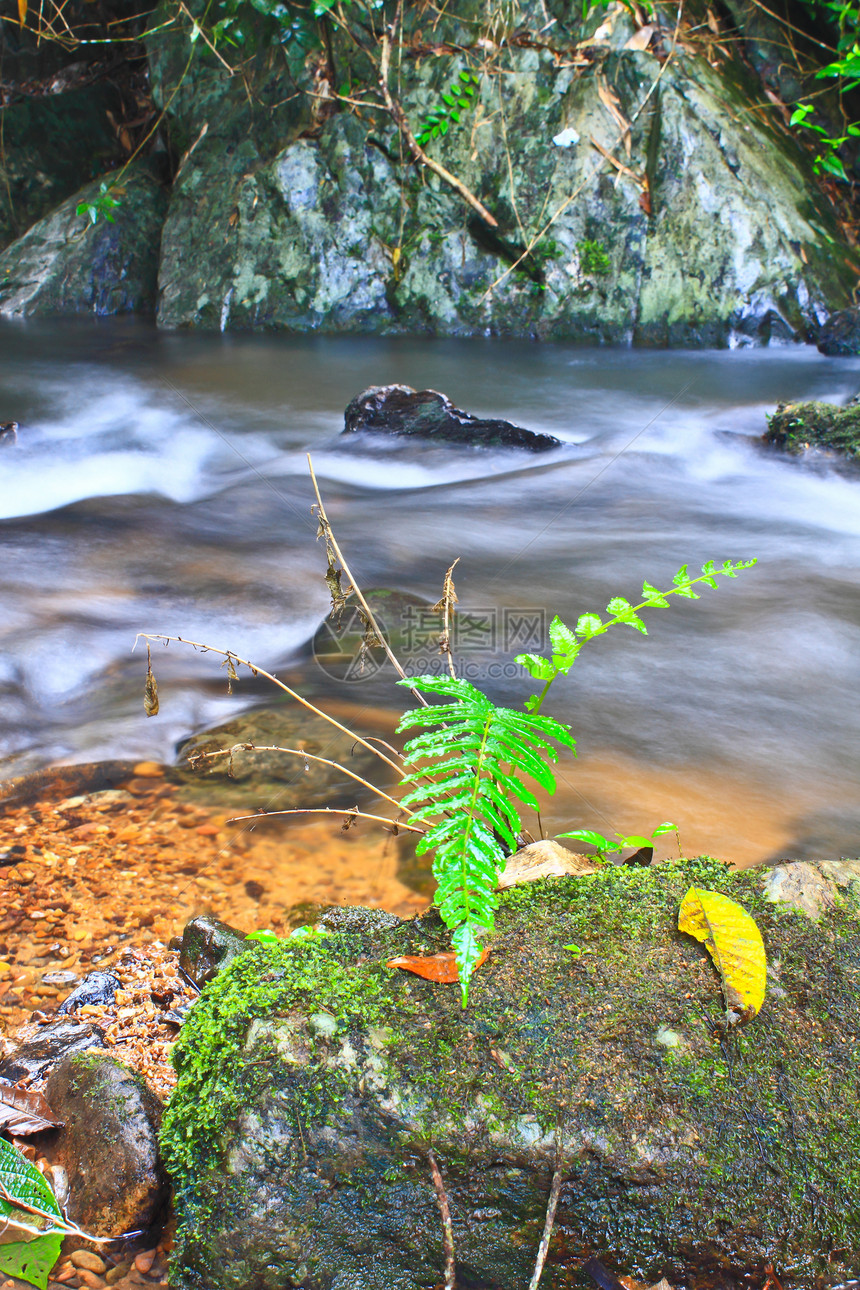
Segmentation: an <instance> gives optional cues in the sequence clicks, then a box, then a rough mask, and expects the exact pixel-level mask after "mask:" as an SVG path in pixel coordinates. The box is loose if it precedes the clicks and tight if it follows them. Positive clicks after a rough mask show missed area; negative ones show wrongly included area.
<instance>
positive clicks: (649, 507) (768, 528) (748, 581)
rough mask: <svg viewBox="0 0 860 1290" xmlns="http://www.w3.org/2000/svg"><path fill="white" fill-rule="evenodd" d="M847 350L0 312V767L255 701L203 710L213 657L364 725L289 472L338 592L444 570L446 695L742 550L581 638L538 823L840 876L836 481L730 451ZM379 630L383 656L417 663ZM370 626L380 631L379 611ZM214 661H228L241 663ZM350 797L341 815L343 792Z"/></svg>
mask: <svg viewBox="0 0 860 1290" xmlns="http://www.w3.org/2000/svg"><path fill="white" fill-rule="evenodd" d="M389 382H401V383H405V384H409V385H413V386H415V387H416V388H419V389H420V388H426V387H430V388H434V389H438V390H442V391H444V392H445V393H446V394H448V395H449V396H450V397H451V399H452V400H453V401H454V403H455V404H457V405H458V406H459V407H462V408H465V409H467V410H468V411H470V412H474V413H478V414H481V415H488V416H498V417H504V418H507V419H508V420H511V421H513V422H515V423H517V424H520V425H523V426H526V427H528V428H530V429H533V430H537V431H544V432H548V433H550V434H553V435H556V436H557V437H558V438H559V439H561V440H562V441H563V444H562V447H561V448H560V449H558V450H555V451H553V452H551V453H548V454H526V453H518V452H496V451H492V452H488V451H483V450H477V449H467V450H462V449H456V448H454V447H452V446H451V445H443V446H438V447H431V446H429V445H419V444H416V443H414V442H408V443H407V442H405V441H402V440H401V441H395V440H389V441H384V440H378V439H375V440H371V439H368V438H363V439H362V438H361V437H354V438H352V439H350V440H339V438H338V435H339V431H340V430H341V428H342V425H343V410H344V408H345V406H346V404H347V403H348V402H349V400H350V399H351V398H353V397H354V396H355V395H356V394H357V393H359V392H360V391H361V390H362V389H364V388H366V387H367V386H369V385H379V384H385V383H389ZM858 389H860V360H852V359H827V358H824V357H822V356H821V355H819V354H818V353H817V352H815V351H814V350H812V349H806V348H798V347H784V348H772V349H769V350H736V351H731V352H728V351H726V352H697V353H677V352H648V351H630V350H612V349H601V350H594V349H582V348H574V347H568V346H562V345H538V344H533V345H530V344H526V343H522V342H516V343H514V342H502V341H491V340H487V341H475V340H470V341H437V340H432V341H431V340H418V339H416V340H404V339H390V340H386V339H364V338H362V339H355V338H349V339H332V338H320V337H309V336H302V337H289V336H277V337H273V336H214V335H199V334H170V333H158V332H157V331H156V330H155V329H154V328H152V327H149V326H148V325H146V324H142V323H138V322H135V323H130V322H129V323H119V322H117V321H116V320H111V321H110V322H105V323H96V322H93V323H90V322H88V321H84V322H78V323H75V324H73V325H71V324H63V325H60V324H47V323H44V324H43V323H32V322H28V323H26V324H18V325H15V324H9V323H4V324H3V325H2V326H0V421H8V420H15V421H17V422H19V424H20V431H19V438H18V443H17V445H14V446H9V447H6V448H4V449H2V450H0V549H2V555H3V559H2V564H0V702H2V712H3V717H2V720H0V778H7V777H10V776H14V775H20V774H24V773H26V772H28V771H31V770H35V769H38V768H39V767H42V766H46V765H51V764H58V763H74V762H92V761H98V760H102V759H110V758H126V759H128V758H131V759H135V758H137V759H141V760H147V759H148V760H156V761H168V762H169V761H172V760H173V758H174V756H175V747H176V744H177V742H178V741H179V740H181V739H183V738H184V737H187V735H189V734H190V733H192V732H193V731H196V730H200V729H203V728H205V727H207V726H209V725H213V724H215V723H217V722H220V721H225V720H228V719H230V718H231V717H232V716H234V715H236V714H237V713H238V712H240V711H241V710H242V709H243V708H245V707H247V706H248V705H249V704H252V703H257V704H259V703H261V702H264V701H265V700H266V690H265V689H264V688H263V686H262V685H261V683H260V682H259V681H255V682H251V683H249V682H246V681H245V680H243V681H241V682H240V684H239V685H238V686H236V687H234V690H235V692H234V694H233V695H232V696H230V695H228V694H227V687H226V677H225V675H224V672H223V670H222V669H220V667H219V663H220V661H221V660H219V659H218V658H217V656H215V655H212V654H209V655H205V654H203V655H201V654H200V653H197V652H195V651H193V650H191V649H187V648H183V647H181V646H175V645H172V646H171V647H170V648H169V649H166V650H165V649H162V648H160V647H158V648H154V654H153V664H154V667H155V669H156V675H157V678H158V682H159V691H160V698H161V712H160V714H159V715H158V716H157V717H154V718H152V719H148V718H147V717H146V716H145V715H144V712H143V702H142V700H143V685H144V677H145V670H146V658H145V649H142V648H141V646H138V648H137V649H136V650H135V651H132V646H133V644H134V639H135V634H136V633H137V632H160V633H166V634H170V635H180V636H182V637H184V638H186V639H188V640H193V641H198V642H205V643H208V644H210V645H213V646H217V647H220V648H225V649H226V648H229V649H231V650H232V651H234V652H235V653H236V654H238V655H240V656H242V657H246V658H250V659H251V660H253V661H254V662H255V663H256V664H258V665H259V666H262V667H264V668H267V669H269V670H275V671H276V672H278V674H279V675H282V676H284V677H288V678H289V680H290V683H291V684H293V685H295V686H296V687H297V688H299V689H301V690H302V691H303V692H305V693H308V694H310V695H312V696H313V697H314V700H315V701H316V702H318V703H321V704H322V706H325V705H326V703H327V702H330V703H333V704H334V705H335V706H336V708H337V711H338V712H339V713H346V714H348V715H349V716H350V718H351V720H352V721H353V722H354V723H355V724H356V726H357V727H358V728H360V729H362V730H364V731H375V732H376V733H379V734H380V735H383V736H385V737H389V738H390V735H391V731H392V730H393V727H394V724H395V723H396V715H397V712H398V711H399V710H401V709H402V708H403V707H404V706H408V704H409V696H408V695H404V694H403V691H401V690H398V689H396V688H395V687H394V685H393V680H394V675H393V673H392V672H391V671H390V670H388V669H380V670H375V669H374V668H373V667H370V668H367V669H365V672H364V673H363V674H361V673H359V672H358V670H357V669H349V668H348V667H347V668H346V669H345V671H344V669H341V671H338V670H337V669H332V668H331V667H329V666H321V665H320V663H319V662H318V661H317V660H316V659H315V658H314V655H313V651H312V649H311V648H310V645H309V642H310V640H311V638H312V636H313V634H314V632H315V630H316V629H317V627H318V626H319V624H320V622H321V620H322V619H323V618H324V616H325V614H326V611H327V605H328V598H327V591H326V587H325V584H324V581H323V577H322V575H323V573H324V572H325V558H324V550H323V548H322V547H321V546H320V545H318V544H317V543H316V541H315V534H316V521H315V519H314V517H313V515H312V513H311V503H312V501H313V493H312V489H311V485H310V481H309V478H308V469H307V459H306V454H307V453H308V452H311V453H312V454H313V461H314V467H315V470H316V473H317V476H318V479H319V482H320V486H321V489H322V491H323V496H324V499H325V502H326V506H327V509H328V513H329V517H330V519H331V521H332V524H333V526H334V529H335V533H336V536H337V538H338V540H339V541H340V543H341V545H342V546H343V548H344V550H345V553H346V556H347V559H348V561H349V563H350V565H351V567H352V569H353V572H354V573H355V575H356V577H357V578H358V579H359V581H360V583H361V585H362V587H363V588H365V589H367V588H372V587H385V588H392V589H394V590H397V591H400V592H406V593H409V595H410V596H412V597H420V598H422V599H423V600H424V602H425V603H427V604H432V603H433V602H434V601H436V600H437V599H438V597H439V595H440V594H441V585H442V579H443V576H444V573H445V570H446V569H447V568H448V566H449V565H450V564H451V563H452V561H453V560H454V559H455V558H457V557H460V563H459V565H458V566H457V569H456V571H455V578H456V586H457V594H458V596H459V600H460V605H459V613H460V621H461V627H462V630H461V633H460V636H459V637H458V638H457V639H456V640H455V650H454V652H455V656H456V657H457V659H458V661H459V664H460V666H461V668H462V669H463V671H464V673H465V674H466V675H467V677H468V678H469V679H470V680H473V681H475V683H476V684H479V685H482V686H485V687H486V688H487V689H488V690H489V692H490V693H491V694H492V695H493V697H494V698H496V699H497V700H499V699H500V700H503V701H504V702H507V703H509V704H511V705H512V706H514V705H520V704H521V703H522V702H523V700H524V699H525V698H526V696H527V695H528V694H529V693H531V692H533V689H534V686H533V683H531V682H530V680H529V678H528V677H526V676H525V674H524V673H523V672H522V671H521V670H520V669H519V668H517V667H516V666H515V665H513V663H512V658H513V655H514V654H515V653H516V652H518V651H519V650H521V649H523V648H526V649H535V648H537V649H540V648H541V647H542V641H541V640H540V639H539V637H540V636H541V635H542V633H544V632H545V627H546V625H547V624H548V621H549V619H550V618H551V617H552V615H553V613H559V614H560V615H561V616H562V618H564V619H565V620H566V621H568V622H574V621H575V620H576V617H577V615H578V614H579V613H581V612H583V611H585V610H596V611H598V612H599V611H602V610H603V609H604V606H605V605H606V603H607V601H608V600H609V598H610V596H613V595H618V594H621V595H624V596H626V597H627V598H628V599H629V600H631V601H633V602H634V603H635V602H636V599H637V595H638V592H639V588H640V587H641V585H642V582H643V579H648V580H649V581H650V582H652V583H655V584H656V585H657V586H659V587H664V586H665V587H668V586H670V585H671V582H672V576H673V574H674V573H675V571H676V570H677V569H678V567H679V566H680V565H681V564H689V565H690V566H691V568H695V569H696V570H698V567H699V566H701V564H702V563H703V562H704V561H705V560H708V559H714V560H716V561H718V562H722V560H724V559H726V558H731V559H740V558H748V557H751V556H756V557H758V561H759V563H758V565H757V566H756V568H754V569H752V570H749V571H747V572H745V573H743V574H741V575H740V576H739V577H738V578H737V580H736V581H734V582H722V580H721V586H720V590H719V591H711V590H709V589H707V588H705V589H704V591H703V594H702V596H701V599H699V600H697V601H684V602H681V601H677V602H674V603H673V607H672V609H671V610H669V611H665V610H663V611H657V612H654V613H652V614H651V615H650V617H649V619H648V627H649V634H648V635H647V636H642V635H640V634H639V633H637V632H634V631H632V630H630V629H629V628H621V627H619V628H617V629H614V630H613V631H612V632H611V633H609V634H608V635H607V636H606V637H604V638H601V639H599V640H597V641H594V642H592V643H590V644H589V645H588V646H587V647H586V648H585V649H584V650H583V653H582V655H581V657H580V659H579V660H578V661H577V664H576V667H575V668H574V670H573V672H572V673H571V675H570V677H568V678H567V679H566V680H565V679H562V680H559V681H558V682H557V683H556V685H555V687H554V689H553V692H552V697H551V702H550V704H549V705H548V709H547V710H548V711H550V712H551V713H552V714H553V715H555V716H557V717H559V718H560V719H562V720H565V721H569V722H570V723H571V725H572V727H573V731H574V734H575V736H576V738H577V741H578V749H579V759H578V760H577V761H575V762H574V761H572V760H570V759H565V760H563V761H562V764H561V766H560V773H559V790H558V793H557V795H556V797H555V798H554V799H553V800H552V803H551V806H550V808H549V809H548V810H547V812H546V813H545V814H544V817H543V826H544V828H545V830H546V831H547V832H548V833H551V832H555V831H557V830H560V829H563V828H576V827H588V828H596V829H599V830H600V831H602V832H607V831H610V832H611V831H612V830H615V829H618V830H621V831H625V832H629V831H635V832H644V833H650V831H651V830H652V829H653V827H654V826H655V825H656V824H658V823H660V822H661V821H663V820H672V821H673V822H675V823H677V824H678V825H679V827H680V830H681V842H682V845H683V848H684V851H685V853H688V854H696V853H698V852H708V853H710V854H715V855H719V856H721V857H723V858H724V859H726V860H731V861H734V862H736V863H740V864H745V865H747V864H755V863H763V862H765V861H767V860H771V859H774V858H778V857H783V856H792V857H800V858H803V857H808V858H817V859H824V858H833V857H838V856H840V855H849V856H856V855H857V854H858V849H860V846H858V841H860V758H859V757H858V753H857V746H858V729H860V473H858V472H856V471H852V470H850V469H849V468H847V467H845V466H844V465H840V464H839V463H836V462H833V461H828V460H823V459H819V460H815V461H798V460H793V459H788V458H783V457H780V456H779V455H776V454H774V453H771V452H767V451H765V450H763V449H762V448H761V447H760V446H759V445H758V444H757V442H756V437H757V436H759V435H760V434H761V433H762V432H763V430H764V428H765V417H766V414H767V413H768V412H769V411H773V409H774V407H775V405H776V403H777V402H778V401H788V400H792V399H800V398H803V399H806V398H817V399H826V400H834V401H842V400H844V399H846V398H848V397H850V396H851V395H853V394H855V393H856V392H857V391H858ZM425 617H426V616H423V615H422V614H421V613H420V612H417V613H416V615H412V614H411V611H409V616H408V633H412V634H411V635H410V636H409V639H408V640H407V641H406V646H407V650H406V652H407V655H408V658H407V660H406V661H407V663H408V665H409V667H411V668H412V669H413V670H415V671H423V670H426V669H427V668H428V667H430V668H433V669H438V668H439V667H441V666H443V665H444V660H442V659H440V658H439V656H438V654H437V653H436V649H435V645H434V643H433V640H432V636H431V634H428V632H427V631H426V626H427V624H426V622H425V621H424V619H425ZM400 626H401V627H403V623H402V622H401V624H400ZM245 675H247V674H245V673H243V676H245ZM344 805H351V803H344Z"/></svg>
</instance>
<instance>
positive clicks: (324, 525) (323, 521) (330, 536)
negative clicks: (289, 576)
mask: <svg viewBox="0 0 860 1290" xmlns="http://www.w3.org/2000/svg"><path fill="white" fill-rule="evenodd" d="M307 456H308V469H309V470H310V472H311V482H312V484H313V486H314V492H315V493H316V498H317V514H318V515H319V521H320V528H321V530H322V532H323V533H324V535H325V540H326V542H327V543H328V544H329V545H330V546H331V547H332V549H333V551H334V553H335V555H336V556H337V558H338V560H339V561H340V565H341V568H342V569H343V571H344V573H345V574H346V576H347V578H348V579H349V581H350V582H351V583H352V586H351V587H350V591H351V592H352V594H354V595H355V597H356V599H357V600H358V602H359V604H360V605H361V607H362V609H363V610H364V612H365V614H366V615H367V621H368V622H369V623H370V625H371V627H372V628H373V630H374V632H375V633H376V638H377V640H378V641H379V642H380V644H381V645H382V648H383V649H384V650H385V653H386V654H387V655H388V659H389V662H390V663H391V664H392V666H393V667H394V670H395V671H396V672H397V673H399V675H400V676H401V677H402V679H403V680H404V681H408V679H409V678H408V677H407V675H406V673H405V672H404V671H403V668H402V667H401V666H400V662H399V660H398V659H397V656H396V655H395V653H394V651H393V650H392V648H391V646H390V645H389V644H388V641H387V640H386V639H385V633H384V632H383V631H382V629H381V627H380V626H379V624H378V623H377V621H376V619H375V618H374V616H373V610H372V609H371V608H370V605H369V604H368V603H367V601H366V600H365V598H364V596H363V594H362V591H361V588H360V587H359V585H358V583H357V582H356V580H355V578H354V577H353V576H352V570H351V569H350V567H349V565H348V564H347V562H346V560H345V559H344V557H343V552H342V551H341V549H340V547H339V546H338V544H337V539H336V538H335V536H334V533H333V532H332V527H331V524H329V520H328V516H327V515H326V513H325V507H324V506H323V501H322V497H321V496H320V490H319V485H318V483H317V477H316V475H315V473H314V464H313V462H312V461H311V454H310V453H308V455H307ZM410 692H411V694H412V695H414V697H415V698H416V699H417V700H418V702H419V703H421V704H423V705H424V707H426V706H427V700H426V699H425V698H424V696H423V695H422V694H419V693H418V691H417V690H413V689H412V687H411V686H410ZM378 755H379V756H382V754H381V753H380V754H378ZM385 760H386V761H387V760H388V758H387V757H386V759H385Z"/></svg>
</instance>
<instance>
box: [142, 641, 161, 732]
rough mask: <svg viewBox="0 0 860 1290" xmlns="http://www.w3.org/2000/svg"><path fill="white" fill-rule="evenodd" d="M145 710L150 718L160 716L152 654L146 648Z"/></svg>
mask: <svg viewBox="0 0 860 1290" xmlns="http://www.w3.org/2000/svg"><path fill="white" fill-rule="evenodd" d="M143 710H144V712H145V713H146V715H147V716H148V717H157V716H158V686H157V685H156V683H155V677H154V676H153V674H152V654H151V653H150V649H149V646H148V645H147V647H146V686H145V688H144V691H143Z"/></svg>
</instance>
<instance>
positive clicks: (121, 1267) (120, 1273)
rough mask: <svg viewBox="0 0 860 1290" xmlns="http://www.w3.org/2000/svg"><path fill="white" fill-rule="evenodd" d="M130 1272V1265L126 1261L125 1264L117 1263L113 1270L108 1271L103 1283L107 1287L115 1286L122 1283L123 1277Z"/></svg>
mask: <svg viewBox="0 0 860 1290" xmlns="http://www.w3.org/2000/svg"><path fill="white" fill-rule="evenodd" d="M130 1271H131V1263H129V1262H128V1260H125V1262H123V1263H118V1264H117V1265H116V1267H115V1268H111V1269H110V1271H109V1272H108V1274H107V1275H106V1277H105V1281H106V1282H107V1283H108V1285H109V1286H112V1285H116V1283H117V1281H122V1279H123V1277H125V1276H127V1275H128V1273H129V1272H130Z"/></svg>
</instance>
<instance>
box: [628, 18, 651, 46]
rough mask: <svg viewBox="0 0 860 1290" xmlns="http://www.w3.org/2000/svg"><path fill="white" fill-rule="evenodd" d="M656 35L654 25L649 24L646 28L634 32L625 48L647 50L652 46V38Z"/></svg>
mask: <svg viewBox="0 0 860 1290" xmlns="http://www.w3.org/2000/svg"><path fill="white" fill-rule="evenodd" d="M653 35H654V24H653V23H650V22H649V23H648V25H647V26H645V27H640V28H639V30H638V31H634V33H633V35H632V36H631V37H630V39H629V40H628V41H627V44H626V45H625V46H624V48H625V49H647V48H648V46H649V45H650V44H651V37H652V36H653Z"/></svg>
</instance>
